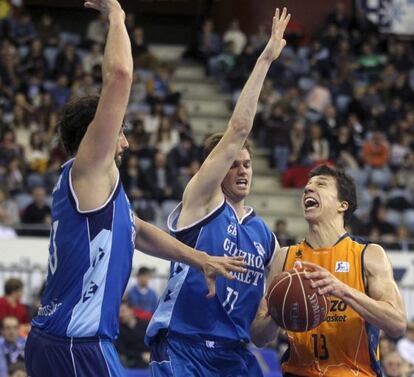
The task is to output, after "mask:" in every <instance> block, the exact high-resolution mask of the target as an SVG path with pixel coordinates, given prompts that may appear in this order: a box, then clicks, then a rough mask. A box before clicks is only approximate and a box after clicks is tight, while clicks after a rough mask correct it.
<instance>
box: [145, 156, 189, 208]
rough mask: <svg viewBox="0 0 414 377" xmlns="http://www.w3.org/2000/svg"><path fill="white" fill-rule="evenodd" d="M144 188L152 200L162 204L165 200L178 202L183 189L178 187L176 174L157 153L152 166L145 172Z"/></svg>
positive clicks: (163, 157)
mask: <svg viewBox="0 0 414 377" xmlns="http://www.w3.org/2000/svg"><path fill="white" fill-rule="evenodd" d="M144 176H145V187H146V190H147V192H148V193H149V195H150V197H151V198H152V199H155V200H157V201H158V203H162V202H164V201H165V200H180V197H181V194H182V191H183V188H182V187H181V186H180V185H179V180H178V177H177V172H176V170H175V168H174V167H172V166H171V165H169V164H167V158H166V156H165V154H164V153H163V152H161V151H157V153H156V154H155V156H154V158H153V163H152V165H151V166H150V167H149V168H148V169H147V170H146V171H145V173H144Z"/></svg>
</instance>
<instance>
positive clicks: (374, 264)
mask: <svg viewBox="0 0 414 377" xmlns="http://www.w3.org/2000/svg"><path fill="white" fill-rule="evenodd" d="M302 264H303V266H304V267H309V268H311V269H313V270H314V271H313V272H311V273H309V275H308V276H307V277H308V278H309V279H314V280H315V281H314V283H312V284H313V286H315V287H318V288H319V289H320V293H321V294H326V293H329V294H331V295H333V296H336V297H339V298H340V299H342V300H343V301H344V302H346V303H347V304H349V305H350V306H351V307H352V308H353V309H354V310H355V311H356V312H357V313H358V314H359V315H361V317H363V318H364V319H365V320H366V321H367V322H368V323H371V324H372V325H374V326H377V327H379V328H380V329H382V330H384V331H385V332H386V333H387V335H389V336H391V337H398V336H401V335H403V334H404V332H405V329H406V327H407V317H406V313H405V309H404V303H403V300H402V298H401V294H400V292H399V290H398V287H397V284H396V282H395V280H394V277H393V270H392V266H391V263H390V261H389V259H388V257H387V256H386V254H385V251H384V249H383V248H382V247H381V246H379V245H376V244H370V245H368V246H367V249H366V250H365V255H364V271H365V279H366V285H367V294H364V293H362V292H360V291H358V290H356V289H353V288H351V287H349V286H348V285H346V284H344V283H342V282H340V281H339V280H338V279H336V278H335V277H334V276H333V275H332V274H331V273H329V272H328V271H326V270H325V269H324V268H322V267H320V266H317V265H315V264H313V263H309V262H302Z"/></svg>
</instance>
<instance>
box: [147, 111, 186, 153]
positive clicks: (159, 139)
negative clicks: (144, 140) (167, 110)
mask: <svg viewBox="0 0 414 377" xmlns="http://www.w3.org/2000/svg"><path fill="white" fill-rule="evenodd" d="M179 139H180V135H179V134H178V131H177V130H176V129H173V128H172V125H171V120H170V118H169V117H167V116H163V117H162V118H161V119H160V124H159V127H158V130H157V132H156V133H155V134H154V135H153V138H152V144H153V145H154V147H155V148H156V149H158V150H159V151H161V152H163V153H164V154H168V153H169V152H170V151H171V149H172V148H173V147H174V146H175V145H177V143H178V141H179Z"/></svg>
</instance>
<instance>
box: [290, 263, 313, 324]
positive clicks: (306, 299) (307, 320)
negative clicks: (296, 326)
mask: <svg viewBox="0 0 414 377" xmlns="http://www.w3.org/2000/svg"><path fill="white" fill-rule="evenodd" d="M293 270H294V271H295V274H296V275H298V279H299V282H300V287H301V288H302V293H303V297H304V301H305V310H306V329H305V331H308V327H309V313H308V297H307V296H306V292H305V288H304V287H303V283H302V279H301V278H300V276H299V275H300V274H299V272H298V270H297V269H296V268H294V269H293ZM301 273H302V274H305V272H301Z"/></svg>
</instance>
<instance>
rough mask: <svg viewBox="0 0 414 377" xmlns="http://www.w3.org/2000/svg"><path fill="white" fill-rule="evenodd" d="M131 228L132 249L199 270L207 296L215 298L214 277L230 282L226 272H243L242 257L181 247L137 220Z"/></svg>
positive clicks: (229, 275) (157, 230)
mask: <svg viewBox="0 0 414 377" xmlns="http://www.w3.org/2000/svg"><path fill="white" fill-rule="evenodd" d="M135 226H136V228H137V234H136V237H135V247H136V248H137V249H138V250H140V251H142V252H144V253H146V254H149V255H152V256H154V257H157V258H162V259H166V260H170V261H174V262H179V263H184V264H187V265H189V266H193V267H195V268H198V269H199V270H201V271H202V272H203V273H204V278H205V279H206V283H207V288H208V295H207V297H213V296H214V295H215V292H216V285H215V282H216V277H217V276H224V277H225V278H227V279H234V276H233V275H231V274H230V272H246V269H245V268H244V266H245V262H243V259H244V258H243V257H213V256H210V255H208V254H207V253H205V252H202V251H199V250H195V249H193V248H191V247H189V246H187V245H185V244H183V243H182V242H180V241H178V240H176V239H175V238H174V237H171V236H170V235H168V234H167V233H165V232H163V231H162V230H160V229H158V228H157V227H155V226H153V225H151V224H149V223H147V222H145V221H143V220H141V219H139V218H137V217H135Z"/></svg>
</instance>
